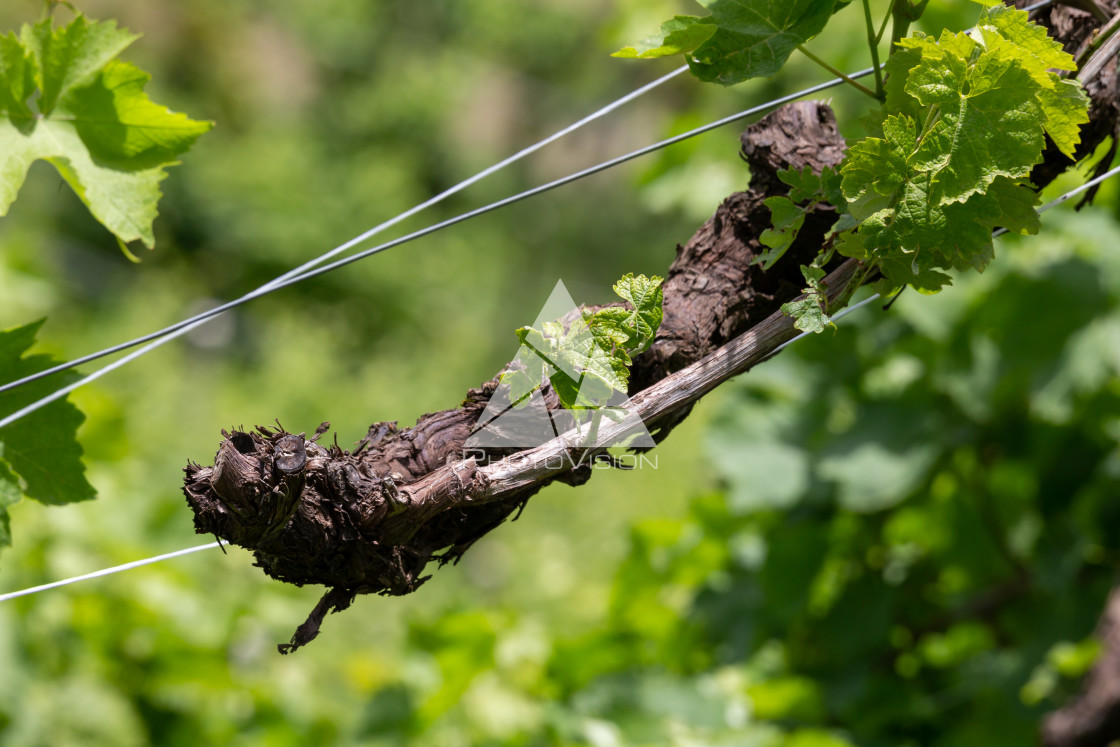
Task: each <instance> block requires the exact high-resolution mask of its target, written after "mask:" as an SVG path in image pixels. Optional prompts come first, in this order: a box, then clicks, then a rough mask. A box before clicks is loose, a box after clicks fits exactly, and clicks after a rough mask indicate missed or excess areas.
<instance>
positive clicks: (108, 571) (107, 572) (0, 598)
mask: <svg viewBox="0 0 1120 747" xmlns="http://www.w3.org/2000/svg"><path fill="white" fill-rule="evenodd" d="M221 544H222V543H221V542H210V543H207V544H205V545H197V546H195V547H187V548H184V549H182V550H176V551H175V552H168V553H164V554H163V555H156V556H153V557H151V558H144V559H143V560H133V561H132V562H131V563H124V564H122V565H115V566H113V567H112V568H102V569H101V570H100V571H94V572H93V573H85V574H82V575H81V576H74V577H73V578H65V579H63V580H61V581H52V582H51V583H49V584H43V585H41V586H32V587H31V588H29V589H23V590H21V591H10V592H8V593H7V594H0V602H6V601H8V600H9V599H15V598H16V597H25V596H28V595H30V594H37V593H38V592H40V591H46V590H47V589H57V588H58V587H59V586H67V585H68V584H76V583H77V582H79V581H88V580H90V579H92V578H101V577H102V576H111V575H113V574H114V573H120V572H121V571H127V570H131V569H133V568H139V567H140V566H142V565H151V564H152V563H158V562H159V561H161V560H170V559H171V558H177V557H179V556H181V555H190V554H191V553H194V552H198V551H199V550H209V549H210V548H212V547H220V546H221Z"/></svg>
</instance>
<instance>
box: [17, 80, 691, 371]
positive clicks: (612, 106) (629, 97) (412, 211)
mask: <svg viewBox="0 0 1120 747" xmlns="http://www.w3.org/2000/svg"><path fill="white" fill-rule="evenodd" d="M685 70H688V65H682V66H680V67H679V68H677V69H676V70H674V71H672V72H671V73H668V74H666V75H663V76H661V77H660V78H658V79H657V80H655V81H653V82H651V83H647V84H645V85H644V86H642V87H640V88H637V89H635V90H633V91H631V92H630V93H628V94H626V95H625V96H622V97H621V98H617V99H615V100H614V101H612V102H611V103H609V104H607V105H606V106H604V107H601V108H600V109H597V110H596V111H594V112H592V113H591V114H588V115H587V116H586V117H584V118H583V119H581V120H579V121H578V122H574V123H572V124H570V125H568V126H567V127H565V128H564V129H562V130H558V131H557V132H554V133H553V134H551V135H549V136H548V137H546V138H544V139H543V140H539V141H537V142H536V143H533V144H532V145H530V146H528V147H526V148H522V149H521V150H519V151H517V152H516V153H514V154H513V155H512V156H510V157H508V158H506V159H505V160H502V161H499V162H498V163H496V164H494V165H493V166H489V167H487V168H485V169H483V170H482V171H480V172H478V173H477V174H475V175H474V176H472V177H470V178H468V179H464V180H463V181H461V182H459V183H458V184H456V185H455V186H453V187H449V188H448V189H445V190H444V191H443V192H440V193H439V194H437V195H435V196H434V197H430V198H428V199H427V200H425V201H424V202H421V203H420V204H418V205H416V206H414V207H412V208H409V209H408V210H405V211H404V212H403V213H400V214H399V215H397V216H395V217H393V218H390V219H389V220H387V221H385V222H384V223H380V224H379V225H377V226H374V227H373V228H371V229H369V230H368V231H366V232H365V233H362V234H359V235H358V236H355V237H354V238H352V239H350V240H349V241H347V242H345V243H342V244H339V245H338V246H336V247H335V248H334V249H331V250H329V251H327V252H324V253H322V254H320V255H319V256H318V257H315V258H314V259H311V260H309V261H307V262H304V263H303V264H302V265H300V266H299V267H296V268H293V269H291V270H289V271H288V272H286V273H284V274H283V275H280V276H279V277H277V278H275V279H273V280H270V281H269V282H267V283H265V284H264V285H262V286H260V287H258V288H257V289H256V290H254V291H252V292H250V293H248V294H246V295H244V296H242V297H241V298H239V299H237V300H236V301H234V302H231V303H228V304H223V305H221V306H218V307H215V308H213V309H209V310H207V311H204V312H202V313H201V314H196V315H195V316H192V317H190V318H188V319H184V320H183V321H181V322H177V323H175V324H172V325H169V326H167V327H164V328H163V329H160V330H157V331H155V332H149V333H148V334H146V335H142V336H140V337H137V338H135V339H132V340H129V341H128V342H122V343H119V344H117V345H113V346H112V347H108V348H105V349H103V350H99V351H98V352H96V353H90V354H89V355H84V356H82V357H80V358H75V359H74V360H72V361H68V362H66V363H61V364H59V365H57V366H52V367H51V368H47V369H44V370H42V371H38V372H36V373H34V374H31V375H30V376H25V377H23V378H22V379H17V380H15V381H10V382H8V383H6V384H3V385H0V392H6V391H8V390H9V389H15V388H16V387H18V386H22V385H23V384H29V383H31V382H32V381H36V380H38V379H42V378H44V377H46V376H50V375H51V374H56V373H59V372H60V371H65V370H67V369H70V368H74V367H75V366H80V365H82V364H83V363H89V362H90V361H95V360H97V359H99V358H104V357H105V356H107V355H112V354H113V353H119V352H121V351H122V350H127V349H128V348H131V347H135V346H137V345H140V344H142V343H145V342H148V341H149V340H154V339H156V338H158V337H163V336H164V335H166V334H168V333H170V332H175V331H178V330H183V331H184V332H185V331H186V329H185V328H186V327H187V325H189V324H191V323H193V322H195V321H199V320H201V319H211V318H213V317H215V316H217V315H219V314H221V313H222V312H224V311H227V310H229V309H231V308H233V307H234V306H239V305H241V304H242V303H245V302H246V301H249V300H252V299H253V298H259V297H260V296H261V295H264V292H266V291H267V290H269V289H273V288H274V286H276V284H277V283H282V282H284V281H285V280H288V279H290V278H295V277H298V276H299V275H301V274H302V273H304V272H306V271H307V270H309V269H311V268H313V267H316V266H318V265H320V264H322V263H323V262H325V261H326V260H328V259H330V258H331V257H334V256H337V255H338V254H341V253H342V252H344V251H346V250H348V249H352V248H353V247H354V246H356V245H358V244H360V243H361V242H363V241H365V240H366V239H369V238H372V237H373V236H375V235H377V234H379V233H382V232H383V231H385V230H386V229H388V228H392V227H393V226H395V225H397V224H398V223H400V222H402V221H404V220H406V219H408V218H411V217H412V216H414V215H416V214H417V213H419V212H421V211H422V210H425V209H427V208H429V207H431V206H433V205H435V204H437V203H440V202H443V201H444V200H445V199H447V198H448V197H451V196H452V195H454V194H457V193H458V192H462V191H463V190H464V189H466V188H467V187H469V186H471V185H473V184H476V183H478V182H480V181H482V180H483V179H485V178H486V177H488V176H491V175H493V174H495V173H497V172H498V171H501V170H502V169H504V168H505V167H506V166H509V165H511V164H513V163H516V162H517V161H520V160H521V159H522V158H525V157H526V156H528V155H530V154H532V153H536V152H537V151H538V150H540V149H541V148H543V147H545V146H546V145H549V144H551V143H554V142H556V141H557V140H559V139H560V138H562V137H564V136H565V135H569V134H571V133H573V132H575V131H576V130H578V129H579V128H581V127H583V126H584V125H586V124H589V123H591V122H594V121H595V120H596V119H599V118H601V117H603V116H605V115H607V114H610V113H611V112H613V111H615V110H616V109H618V108H620V107H621V106H623V105H624V104H628V103H630V102H631V101H633V100H634V99H636V98H638V97H639V96H641V95H643V94H645V93H649V92H650V91H652V90H653V89H655V88H657V87H658V86H660V85H661V84H662V83H666V82H668V81H669V80H671V79H673V78H675V77H676V76H678V75H680V74H681V73H683V72H684V71H685ZM277 287H278V286H277ZM191 329H193V327H192V328H191Z"/></svg>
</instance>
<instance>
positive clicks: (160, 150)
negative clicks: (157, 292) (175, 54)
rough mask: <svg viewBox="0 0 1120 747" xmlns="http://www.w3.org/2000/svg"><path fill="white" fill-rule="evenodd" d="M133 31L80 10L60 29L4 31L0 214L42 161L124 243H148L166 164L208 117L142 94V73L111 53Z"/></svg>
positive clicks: (45, 25)
mask: <svg viewBox="0 0 1120 747" xmlns="http://www.w3.org/2000/svg"><path fill="white" fill-rule="evenodd" d="M136 38H137V37H136V36H134V35H132V34H130V33H128V32H126V31H123V30H119V29H117V28H116V26H115V24H113V23H100V22H91V21H88V20H87V19H85V18H84V17H83V16H81V15H79V16H77V17H76V18H75V19H74V21H73V22H71V23H70V24H69V25H67V26H65V27H62V28H52V27H51V25H50V22H49V21H44V22H42V23H39V24H36V25H35V26H24V28H23V30H22V33H21V35H20V38H19V39H17V38H16V37H15V36H14V35H12V34H9V35H8V36H5V37H0V154H2V155H0V215H4V214H5V213H6V212H7V211H8V208H9V207H10V206H11V204H12V202H13V201H14V200H15V198H16V196H17V194H18V193H19V189H20V187H21V186H22V185H23V182H24V179H25V178H26V176H27V171H28V169H29V168H30V166H31V164H32V163H33V162H35V161H36V160H39V159H43V160H46V161H47V162H49V163H50V164H52V165H53V166H54V167H55V168H56V169H57V170H58V172H59V174H61V176H62V178H63V179H64V180H65V181H66V182H67V183H68V184H69V185H70V186H71V187H72V188H73V190H74V191H75V193H77V195H78V197H79V198H81V200H82V202H84V203H85V204H86V207H88V208H89V210H90V212H91V213H92V214H93V216H94V217H95V218H97V220H98V221H100V222H101V223H102V224H103V225H104V226H105V227H106V228H107V229H109V231H111V232H112V233H113V234H114V235H115V236H116V237H117V239H118V240H119V241H120V242H122V243H126V242H130V241H142V242H143V243H144V245H145V246H147V247H148V248H151V247H152V246H154V244H155V236H154V234H153V232H152V223H153V221H154V220H155V217H156V214H157V209H156V205H157V203H158V201H159V198H160V196H161V194H160V190H159V184H160V182H161V181H162V180H163V179H164V177H165V176H166V175H167V174H166V171H165V168H166V167H168V166H173V165H175V164H176V163H177V158H178V156H179V155H181V154H182V153H183V152H185V151H186V150H187V149H188V148H190V146H191V145H192V144H193V143H194V141H195V140H196V139H198V137H199V136H200V135H202V134H203V133H205V132H206V131H207V130H209V129H210V128H211V127H212V123H210V122H199V121H194V120H191V119H189V118H188V117H186V116H184V115H182V114H175V113H173V112H170V111H168V110H167V109H166V108H164V107H162V106H159V105H157V104H155V103H153V102H152V101H151V100H150V99H149V98H148V96H147V94H145V93H144V92H143V88H144V85H145V84H146V83H147V82H148V79H149V77H148V75H147V74H146V73H144V72H143V71H141V70H139V69H138V68H136V67H134V66H133V65H129V64H127V63H124V62H120V61H117V60H115V59H114V58H115V56H116V55H117V54H119V53H120V52H121V51H122V50H123V49H124V48H125V47H127V46H128V45H129V44H130V43H132V42H133V41H134V40H135V39H136ZM35 89H37V90H38V93H39V95H38V99H35V98H34V96H33V94H34V93H35ZM29 99H30V100H31V101H33V102H35V105H36V106H37V110H38V113H36V112H33V111H31V109H30V107H29V105H28V100H29Z"/></svg>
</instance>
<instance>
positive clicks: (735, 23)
mask: <svg viewBox="0 0 1120 747" xmlns="http://www.w3.org/2000/svg"><path fill="white" fill-rule="evenodd" d="M697 2H699V3H700V5H703V6H704V7H705V8H707V9H708V10H709V11H710V13H711V15H710V16H707V17H705V18H696V17H693V16H676V17H674V18H673V19H672V20H671V21H666V22H665V23H664V24H662V26H661V31H660V33H658V34H654V35H653V36H650V37H648V38H647V39H644V40H642V41H641V42H639V43H637V44H635V45H633V46H631V47H625V48H624V49H622V50H619V51H618V52H616V53H615V54H616V56H619V57H661V56H664V55H670V54H676V53H683V54H684V55H685V58H686V59H687V60H688V66H689V68H690V69H691V70H692V74H693V75H695V76H696V77H697V78H699V79H700V80H703V81H707V82H716V83H721V84H723V85H725V86H730V85H734V84H736V83H741V82H742V81H744V80H748V79H750V78H759V77H769V76H771V75H774V74H775V73H777V72H778V70H780V69H781V67H782V65H784V64H785V62H786V60H787V59H789V56H790V55H791V54H793V51H794V50H795V49H797V47H798V46H800V45H802V44H804V43H805V42H807V41H809V39H812V38H813V37H814V36H816V35H817V34H819V33H820V32H821V30H822V29H823V28H824V27H825V25H826V24H827V23H828V20H829V18H831V17H832V14H833V13H834V12H835V11H836V10H838V7H837V3H836V0H697ZM842 5H843V4H842ZM841 7H842V6H841ZM701 37H703V38H701Z"/></svg>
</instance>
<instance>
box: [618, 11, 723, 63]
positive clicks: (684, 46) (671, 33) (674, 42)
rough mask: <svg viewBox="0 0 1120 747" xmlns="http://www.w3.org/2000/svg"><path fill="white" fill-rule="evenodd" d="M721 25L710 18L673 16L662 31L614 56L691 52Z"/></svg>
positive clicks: (648, 56) (646, 56)
mask: <svg viewBox="0 0 1120 747" xmlns="http://www.w3.org/2000/svg"><path fill="white" fill-rule="evenodd" d="M718 28H719V27H718V26H716V25H715V24H714V23H712V21H711V20H710V19H708V18H697V17H696V16H673V17H672V18H671V19H669V20H668V21H665V22H664V23H662V24H661V31H659V32H658V33H656V34H652V35H651V36H648V37H646V38H645V39H642V40H641V41H640V42H638V43H637V44H634V45H632V46H629V47H623V48H622V49H620V50H618V51H617V52H615V53H614V54H613V55H611V56H612V57H623V58H630V59H640V60H648V59H653V58H655V57H670V56H672V55H675V54H689V53H690V52H692V51H693V50H694V49H696V48H697V47H699V46H700V45H701V44H703V43H704V42H706V41H708V39H710V38H711V37H712V34H714V33H715V32H716V30H717V29H718Z"/></svg>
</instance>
